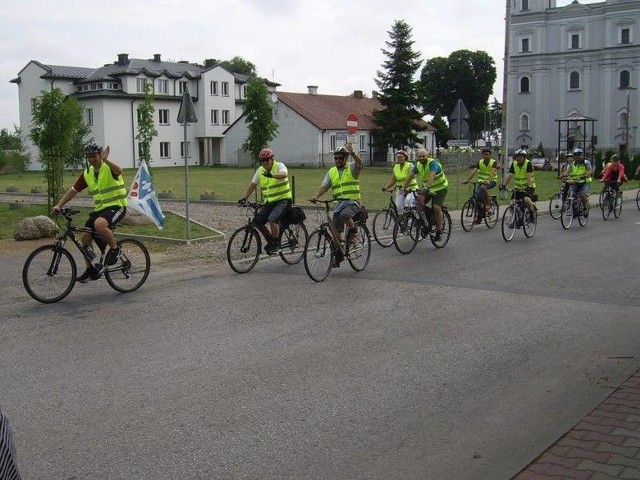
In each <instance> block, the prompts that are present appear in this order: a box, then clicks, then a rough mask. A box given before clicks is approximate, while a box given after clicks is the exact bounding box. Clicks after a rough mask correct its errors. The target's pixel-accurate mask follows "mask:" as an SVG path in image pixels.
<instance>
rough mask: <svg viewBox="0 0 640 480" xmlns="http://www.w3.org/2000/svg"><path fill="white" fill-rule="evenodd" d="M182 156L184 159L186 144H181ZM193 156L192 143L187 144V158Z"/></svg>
mask: <svg viewBox="0 0 640 480" xmlns="http://www.w3.org/2000/svg"><path fill="white" fill-rule="evenodd" d="M180 156H181V157H182V158H184V142H180ZM190 156H191V142H187V157H190Z"/></svg>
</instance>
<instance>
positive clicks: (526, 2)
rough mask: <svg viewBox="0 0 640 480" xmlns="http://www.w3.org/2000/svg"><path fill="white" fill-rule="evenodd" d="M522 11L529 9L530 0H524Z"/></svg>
mask: <svg viewBox="0 0 640 480" xmlns="http://www.w3.org/2000/svg"><path fill="white" fill-rule="evenodd" d="M520 10H521V11H523V12H526V11H527V10H529V0H522V5H521V8H520Z"/></svg>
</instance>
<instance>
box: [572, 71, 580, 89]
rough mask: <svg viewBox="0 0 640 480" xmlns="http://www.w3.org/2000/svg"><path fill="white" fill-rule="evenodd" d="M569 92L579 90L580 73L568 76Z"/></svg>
mask: <svg viewBox="0 0 640 480" xmlns="http://www.w3.org/2000/svg"><path fill="white" fill-rule="evenodd" d="M569 90H580V73H579V72H571V73H570V74H569Z"/></svg>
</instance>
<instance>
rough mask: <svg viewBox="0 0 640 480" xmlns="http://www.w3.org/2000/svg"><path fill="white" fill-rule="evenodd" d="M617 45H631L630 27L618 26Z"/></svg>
mask: <svg viewBox="0 0 640 480" xmlns="http://www.w3.org/2000/svg"><path fill="white" fill-rule="evenodd" d="M618 43H619V44H620V45H629V44H630V43H631V27H629V26H620V27H619V28H618Z"/></svg>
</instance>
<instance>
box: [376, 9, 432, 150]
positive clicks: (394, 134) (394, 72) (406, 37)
mask: <svg viewBox="0 0 640 480" xmlns="http://www.w3.org/2000/svg"><path fill="white" fill-rule="evenodd" d="M387 33H388V34H389V37H390V38H391V41H388V42H386V45H387V47H388V49H384V48H383V49H382V53H383V54H384V55H385V57H387V60H385V62H384V63H383V64H382V66H383V68H384V70H382V71H380V70H378V72H377V76H378V78H376V79H375V81H376V85H377V86H378V88H379V89H380V94H379V96H378V100H379V101H380V103H381V104H382V105H383V106H384V107H385V108H384V109H383V110H376V111H374V112H373V120H374V122H375V124H376V125H377V127H376V128H375V129H374V131H373V134H374V138H375V142H376V145H378V146H381V147H385V146H388V145H391V146H392V147H393V148H403V147H405V146H414V145H416V144H417V143H418V142H419V141H420V139H419V137H418V136H417V135H416V133H415V131H419V130H424V127H419V126H418V123H417V122H418V121H419V120H421V119H422V114H421V112H420V111H419V110H418V108H417V106H418V104H419V103H418V92H417V83H416V81H415V80H414V77H415V74H416V72H417V71H418V69H419V68H420V64H421V63H422V60H420V53H419V52H414V51H413V43H414V42H413V40H412V39H411V27H410V26H409V25H408V24H407V23H406V22H405V21H404V20H396V22H395V23H394V24H393V26H392V28H391V31H390V32H387Z"/></svg>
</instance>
